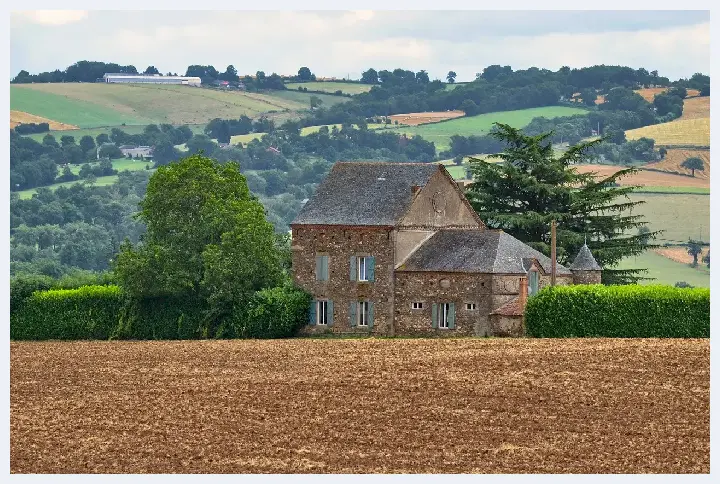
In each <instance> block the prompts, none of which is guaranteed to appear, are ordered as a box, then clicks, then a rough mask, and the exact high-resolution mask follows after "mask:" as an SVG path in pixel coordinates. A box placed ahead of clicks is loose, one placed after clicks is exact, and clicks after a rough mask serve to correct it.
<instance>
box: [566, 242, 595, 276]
mask: <svg viewBox="0 0 720 484" xmlns="http://www.w3.org/2000/svg"><path fill="white" fill-rule="evenodd" d="M570 269H572V270H575V271H601V270H602V268H601V267H600V264H598V263H597V261H596V260H595V257H593V255H592V252H590V248H589V247H588V246H587V244H583V246H582V247H580V251H579V252H578V255H577V256H576V257H575V260H574V261H573V263H572V264H571V265H570Z"/></svg>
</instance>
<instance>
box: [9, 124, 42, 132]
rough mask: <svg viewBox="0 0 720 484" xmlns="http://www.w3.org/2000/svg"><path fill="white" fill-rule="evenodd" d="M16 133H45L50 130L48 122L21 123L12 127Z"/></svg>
mask: <svg viewBox="0 0 720 484" xmlns="http://www.w3.org/2000/svg"><path fill="white" fill-rule="evenodd" d="M13 129H14V130H15V132H16V133H17V134H34V133H47V132H48V131H50V125H49V124H48V123H22V124H18V125H17V126H15V128H13Z"/></svg>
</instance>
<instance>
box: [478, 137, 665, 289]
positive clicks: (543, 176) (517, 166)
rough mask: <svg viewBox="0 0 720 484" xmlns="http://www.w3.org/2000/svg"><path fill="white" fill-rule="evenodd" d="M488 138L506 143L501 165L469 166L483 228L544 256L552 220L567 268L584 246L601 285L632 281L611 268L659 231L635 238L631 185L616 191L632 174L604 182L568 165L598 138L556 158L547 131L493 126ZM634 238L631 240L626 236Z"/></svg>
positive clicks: (631, 273)
mask: <svg viewBox="0 0 720 484" xmlns="http://www.w3.org/2000/svg"><path fill="white" fill-rule="evenodd" d="M491 135H492V136H493V137H495V138H497V139H498V140H500V141H502V142H504V143H505V145H506V146H505V148H504V150H503V151H502V153H500V154H499V155H497V156H498V157H499V158H501V159H502V160H503V161H502V162H501V163H497V164H494V163H487V162H485V161H482V160H479V159H473V158H471V160H470V172H471V173H472V175H473V183H472V184H471V185H470V186H469V187H468V191H467V196H468V199H469V200H470V203H471V204H472V206H473V207H474V208H475V210H476V211H477V213H478V215H480V218H482V219H483V220H484V221H485V222H486V224H487V225H488V226H489V227H492V228H498V229H502V230H504V231H506V232H507V233H509V234H511V235H512V236H514V237H516V238H518V239H519V240H521V241H523V242H525V243H527V244H528V245H530V246H532V247H534V248H535V249H537V250H539V251H540V252H542V253H544V254H548V255H549V253H550V223H551V221H552V220H553V219H554V220H557V222H558V229H557V247H558V250H557V256H558V261H559V262H560V263H561V264H569V263H571V262H572V260H573V258H574V257H575V255H576V254H577V253H578V251H579V249H580V247H581V246H582V245H583V243H585V238H586V237H587V244H588V246H589V247H590V249H591V250H592V252H593V255H594V256H595V258H596V260H597V261H598V263H599V264H600V265H601V266H603V282H604V283H630V282H635V281H637V280H638V279H639V278H640V274H639V271H637V270H616V269H612V267H613V266H614V265H615V264H616V263H617V262H619V261H620V260H621V259H622V258H624V257H627V256H631V255H638V254H640V253H642V252H643V251H645V250H646V249H647V248H648V247H650V245H649V242H650V241H651V240H653V239H655V238H656V236H657V234H658V232H643V233H638V232H637V229H638V227H641V226H643V225H645V222H644V221H643V220H642V217H641V216H639V215H633V214H632V209H633V208H634V207H635V206H637V205H638V204H640V203H642V202H633V201H631V200H630V199H629V198H627V195H628V194H630V193H632V191H633V189H634V187H617V186H615V185H616V181H617V179H618V178H620V177H622V176H625V175H628V174H630V173H633V172H634V170H633V169H625V170H621V171H619V172H617V173H615V174H614V175H612V176H609V177H605V178H600V179H597V178H594V177H593V176H592V174H590V173H585V174H583V173H579V172H578V171H577V170H576V169H575V168H574V167H573V165H575V164H577V163H579V162H582V161H583V160H584V159H585V158H586V157H587V152H588V150H590V149H591V148H592V147H594V146H596V145H597V144H599V143H600V142H601V140H595V141H591V142H585V143H579V144H577V145H575V146H573V147H571V148H570V149H568V150H567V151H566V152H565V153H563V154H562V155H560V156H556V155H555V154H554V152H553V148H552V144H551V143H550V141H549V139H550V137H551V134H550V133H544V134H540V135H537V136H528V135H525V134H523V133H522V132H521V131H520V130H518V129H515V128H512V127H510V126H508V125H505V124H498V123H496V124H495V130H494V131H493V132H492V133H491ZM631 232H633V233H635V235H630V233H631Z"/></svg>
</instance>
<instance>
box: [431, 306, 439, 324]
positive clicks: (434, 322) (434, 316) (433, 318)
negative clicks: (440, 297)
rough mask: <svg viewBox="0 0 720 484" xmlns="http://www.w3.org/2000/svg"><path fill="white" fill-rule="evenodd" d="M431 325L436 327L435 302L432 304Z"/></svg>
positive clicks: (436, 308) (436, 310)
mask: <svg viewBox="0 0 720 484" xmlns="http://www.w3.org/2000/svg"><path fill="white" fill-rule="evenodd" d="M432 327H433V328H437V327H438V305H437V304H435V303H433V305H432Z"/></svg>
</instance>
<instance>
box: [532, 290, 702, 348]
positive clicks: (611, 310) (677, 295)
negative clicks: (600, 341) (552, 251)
mask: <svg viewBox="0 0 720 484" xmlns="http://www.w3.org/2000/svg"><path fill="white" fill-rule="evenodd" d="M525 324H526V328H527V333H528V335H530V336H535V337H539V338H566V337H615V338H708V337H710V290H709V289H680V288H674V287H671V286H659V285H658V286H638V285H628V286H602V285H591V286H587V285H577V286H556V287H550V288H547V289H544V290H542V291H540V293H538V295H537V296H535V297H532V298H530V299H529V300H528V303H527V308H526V309H525Z"/></svg>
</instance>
